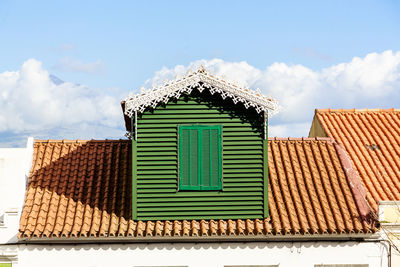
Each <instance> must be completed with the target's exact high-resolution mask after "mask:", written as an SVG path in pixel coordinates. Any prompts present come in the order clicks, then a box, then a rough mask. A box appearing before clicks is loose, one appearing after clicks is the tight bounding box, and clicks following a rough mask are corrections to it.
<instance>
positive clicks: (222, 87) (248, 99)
mask: <svg viewBox="0 0 400 267" xmlns="http://www.w3.org/2000/svg"><path fill="white" fill-rule="evenodd" d="M194 89H196V90H198V91H199V92H203V91H204V90H209V92H210V93H211V94H212V95H213V94H215V93H217V94H219V95H220V96H221V97H222V98H223V99H226V98H230V99H232V101H233V102H234V103H235V104H237V103H242V104H243V105H244V106H245V107H246V108H247V109H248V108H254V109H255V110H256V111H257V112H258V113H261V112H266V113H268V115H273V114H275V113H276V112H277V111H278V102H277V101H276V100H275V99H273V98H271V97H266V96H265V95H263V94H261V91H260V89H258V88H257V90H256V91H254V90H251V89H248V88H244V87H241V86H239V85H237V84H235V83H233V82H228V81H226V80H225V79H221V78H218V77H216V76H214V75H210V74H209V73H208V72H207V70H206V69H205V67H204V66H203V65H200V66H199V68H198V69H197V70H196V71H193V72H192V71H190V70H189V69H188V72H187V73H186V74H185V75H184V76H182V77H181V78H179V79H175V80H169V81H168V80H167V81H164V83H163V84H162V85H159V86H157V87H153V88H152V89H149V90H143V89H141V92H140V93H139V94H133V93H131V94H130V95H129V96H128V97H127V98H126V99H125V115H127V116H129V117H132V116H133V114H134V113H135V111H136V112H143V111H144V110H145V109H146V108H147V107H153V108H155V107H156V106H157V105H158V104H160V103H167V102H168V101H169V100H170V99H171V98H179V97H180V96H181V95H182V94H183V93H189V94H190V93H191V92H192V91H193V90H194Z"/></svg>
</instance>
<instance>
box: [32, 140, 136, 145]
mask: <svg viewBox="0 0 400 267" xmlns="http://www.w3.org/2000/svg"><path fill="white" fill-rule="evenodd" d="M88 142H91V143H106V142H109V143H113V142H130V140H129V139H104V140H102V139H91V140H81V139H75V140H68V139H57V140H53V139H47V140H40V139H35V140H34V143H61V144H66V143H67V144H71V143H77V144H79V143H88Z"/></svg>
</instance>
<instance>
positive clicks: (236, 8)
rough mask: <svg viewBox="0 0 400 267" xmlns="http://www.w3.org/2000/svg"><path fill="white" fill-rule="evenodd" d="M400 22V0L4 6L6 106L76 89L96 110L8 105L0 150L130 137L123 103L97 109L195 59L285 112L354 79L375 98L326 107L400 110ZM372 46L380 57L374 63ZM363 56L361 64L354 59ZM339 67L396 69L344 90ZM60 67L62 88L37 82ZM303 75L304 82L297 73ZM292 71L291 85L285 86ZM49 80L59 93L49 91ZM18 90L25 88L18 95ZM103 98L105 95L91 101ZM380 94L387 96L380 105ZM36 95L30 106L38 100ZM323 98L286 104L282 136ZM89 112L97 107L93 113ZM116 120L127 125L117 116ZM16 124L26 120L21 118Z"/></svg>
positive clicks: (1, 64) (0, 30) (1, 51)
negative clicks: (35, 142) (38, 141)
mask: <svg viewBox="0 0 400 267" xmlns="http://www.w3.org/2000/svg"><path fill="white" fill-rule="evenodd" d="M399 26H400V2H399V1H190V2H189V1H63V2H61V1H8V0H3V1H1V2H0V36H1V42H0V93H2V94H3V100H1V99H0V105H4V107H5V105H7V108H4V109H3V110H7V112H16V111H15V110H18V112H20V109H21V108H18V109H17V108H16V107H17V106H18V103H13V102H12V101H16V102H17V101H19V100H18V99H19V98H18V96H19V97H22V98H23V97H27V95H32V96H35V95H40V94H43V95H47V96H52V97H62V95H61V94H59V93H57V92H58V91H57V90H63V91H65V92H70V94H67V95H66V96H64V97H65V98H64V100H65V101H71V102H70V103H71V105H72V106H74V105H75V106H74V107H76V105H78V104H76V101H77V100H76V99H80V100H81V103H89V102H90V103H89V104H88V105H87V106H91V104H93V105H92V109H90V110H86V111H84V112H87V113H88V115H87V116H86V117H85V118H84V119H83V120H81V121H80V120H79V118H77V119H71V120H70V121H69V117H70V116H68V118H67V119H65V118H64V117H63V116H61V115H60V116H54V117H51V116H50V117H51V118H43V116H44V117H47V115H46V114H45V115H43V114H44V112H43V110H40V103H42V104H43V103H48V102H40V103H39V102H38V103H39V104H38V105H37V107H36V108H32V109H29V110H27V111H25V112H20V113H18V116H17V115H16V116H15V118H13V119H12V121H10V119H9V118H8V116H7V114H1V112H0V123H1V122H3V125H8V126H3V127H1V125H0V146H20V145H21V144H22V145H23V143H24V142H25V141H24V140H25V137H26V136H29V135H34V136H35V137H39V138H90V137H94V138H105V137H110V138H118V136H120V134H121V133H123V126H122V125H123V120H122V114H119V115H118V114H117V112H119V106H118V107H117V108H115V109H114V108H110V109H112V110H111V111H109V112H108V115H107V114H106V113H104V112H103V113H102V114H100V115H98V113H99V112H100V113H101V112H102V111H99V110H96V109H103V106H101V105H97V104H96V103H99V101H100V102H101V101H105V102H104V103H108V104H109V105H114V104H115V103H117V104H116V105H118V102H119V101H120V100H122V98H123V97H125V96H126V95H127V94H128V93H129V92H131V91H135V90H137V89H138V88H139V87H141V86H142V85H143V84H145V83H146V81H147V84H148V83H149V81H148V79H150V81H152V80H151V79H153V78H154V77H158V78H159V77H164V76H165V75H166V77H170V76H171V75H172V73H175V72H176V71H178V70H176V69H175V67H176V66H178V65H183V66H184V68H187V67H188V66H195V65H196V62H197V63H199V62H202V64H203V65H206V66H210V68H213V69H214V71H216V72H217V74H223V75H225V76H229V75H231V76H234V77H239V78H238V79H239V80H240V81H241V82H243V83H245V84H246V85H249V86H253V85H254V86H258V87H260V88H261V89H262V90H263V92H265V93H266V94H270V95H272V96H273V97H275V98H277V100H278V101H281V102H283V103H284V104H285V103H286V104H285V105H286V106H285V105H284V106H283V110H284V111H285V110H288V109H289V106H290V103H291V101H292V100H291V99H290V98H293V97H295V96H296V94H300V95H302V94H305V98H308V99H310V98H313V92H314V91H313V92H308V91H307V90H308V89H309V88H310V87H312V88H314V89H313V90H315V92H322V91H324V90H338V92H339V91H340V90H344V89H343V88H342V87H345V86H348V87H353V88H345V89H346V90H350V91H351V90H353V89H354V86H355V87H358V86H360V88H359V89H357V90H359V91H358V92H359V93H362V92H363V90H369V91H371V92H369V93H368V94H367V95H368V96H369V97H365V99H364V98H362V99H360V101H359V102H357V101H355V100H354V99H353V98H355V99H358V95H357V94H353V95H346V94H344V96H345V97H346V98H345V99H342V100H340V99H339V98H338V99H336V100H335V101H336V102H327V103H324V104H326V105H329V106H323V107H344V108H350V107H369V108H377V107H383V108H386V107H396V106H395V105H396V104H397V103H398V102H399V100H400V99H399V98H398V96H399V93H398V91H399V90H400V89H399V88H398V85H399V80H400V78H398V77H399V76H397V75H398V73H400V70H399V64H400V63H398V61H397V59H398V53H397V52H398V51H400V27H399ZM385 51H386V54H385ZM387 51H391V53H392V54H391V55H389V54H388V53H389V52H387ZM369 54H372V55H375V57H373V56H370V58H369V59H368V55H369ZM355 58H359V59H360V60H361V63H360V62H358V61H357V60H355V61H354V59H355ZM29 59H32V60H31V61H29ZM215 59H219V60H220V61H215ZM213 60H214V61H213ZM235 63H237V64H235ZM239 63H240V64H239ZM24 64H25V65H24ZM246 64H247V65H246ZM277 64H278V65H277ZM279 64H284V66H283V65H279ZM340 64H348V65H346V66H347V67H348V68H347V69H346V68H345V69H346V70H343V69H341V71H344V73H345V74H344V75H342V76H346V75H362V74H360V71H363V73H369V71H372V73H374V72H373V69H374V68H379V69H380V70H382V69H387V72H386V73H383V74H382V75H381V76H379V77H377V78H376V79H377V80H379V81H381V82H382V80H383V83H384V84H383V85H382V84H375V85H374V86H372V87H373V88H370V87H371V86H370V85H371V84H374V82H375V83H376V82H377V81H369V80H368V81H367V80H366V81H364V82H363V83H361V85H360V84H357V85H355V84H354V82H353V83H348V82H345V83H342V87H337V84H338V83H337V82H335V86H336V87H335V86H334V85H332V83H330V81H331V80H332V79H331V78H329V77H331V76H329V75H333V74H332V73H336V72H337V70H338V68H339V69H340V68H341V67H340V66H342V65H340ZM360 64H361V65H360ZM24 66H25V67H24ZM246 66H247V67H246ZM354 66H357V67H354ZM335 67H336V68H335ZM386 67H387V68H386ZM354 68H356V69H357V71H354ZM160 70H164V71H160ZM167 70H168V71H167ZM326 70H329V71H326ZM24 71H25V72H24ZM276 71H278V72H279V73H280V75H282V73H286V74H285V75H289V76H285V75H283V76H279V77H280V80H278V81H274V82H271V79H272V78H271V77H277V76H276V75H273V73H276ZM8 72H15V73H16V74H15V75H17V76H18V75H22V74H21V73H25V75H26V76H24V77H28V78H26V80H25V82H24V83H23V84H21V83H19V82H18V81H17V80H18V79H19V80H21V79H20V78H18V79H17V78H15V79H14V78H13V79H14V80H13V79H11V78H9V77H8V76H7V75H6V74H5V73H8ZM226 72H230V73H231V74H229V73H226ZM249 72H252V73H255V72H257V73H258V74H257V75H258V76H257V75H256V76H257V77H258V78H257V79H256V80H252V79H251V78H250V76H251V75H249ZM326 72H329V73H330V74H326ZM29 73H31V74H29ZM32 73H33V74H32ZM40 73H41V74H40ZM243 73H244V74H243ZM271 73H272V74H271ZM324 73H325V74H324ZM349 73H351V74H349ZM50 74H52V75H55V76H56V77H58V78H60V79H61V80H62V81H65V82H66V83H64V84H63V85H62V87H59V86H58V87H54V86H53V85H51V84H50V85H49V83H46V82H45V81H43V79H44V78H43V79H41V80H40V81H42V82H41V83H37V81H38V80H37V79H36V78H32V77H39V76H40V75H44V76H46V75H50ZM234 74H235V75H234ZM242 74H243V75H242ZM245 74H246V75H245ZM1 75H3V76H4V77H8V78H4V77H3V84H2V83H1V81H2V80H1ZM302 75H303V76H302ZM313 75H314V76H315V75H316V76H317V77H316V78H315V77H314V76H313ZM393 75H394V76H393ZM17 76H16V77H17ZM299 76H301V77H303V78H301V79H298V78H296V77H299ZM328 76H329V77H328ZM18 77H19V76H18ZM251 77H254V75H252V76H251ZM285 77H286V78H285ZM288 77H289V78H288ZM335 77H336V76H335ZM346 77H347V76H346ZM351 77H353V76H351ZM393 77H395V78H393ZM7 79H8V80H7ZM10 79H11V80H12V82H10V81H11V80H10ZM35 79H36V80H35ZM285 79H286V80H291V81H292V82H291V83H289V84H286V83H283V84H280V81H284V80H285ZM335 79H336V78H335ZM393 79H394V80H393ZM305 80H306V81H305ZM321 80H322V82H321ZM348 80H349V79H347V78H346V81H348ZM350 80H357V81H359V80H362V78H360V76H357V77H354V79H353V78H351V79H350ZM304 81H305V82H304ZM11 83H13V84H12V85H10V84H11ZM29 83H32V86H30V85H29ZM317 84H318V85H317ZM321 84H322V85H321ZM339 84H340V83H339ZM47 85H49V88H48V90H50V91H45V90H44V89H43V88H45V87H46V86H47ZM2 86H3V88H2ZM285 86H286V87H285ZM287 86H289V87H290V88H288V87H287ZM382 86H383V87H384V88H389V89H384V90H383V91H384V93H379V94H378V96H379V97H378V98H377V95H376V94H377V93H376V92H380V91H381V89H380V88H383V87H382ZM292 87H296V88H300V89H297V90H294V91H293V92H292V94H282V93H281V91H279V90H284V91H285V90H287V91H291V88H292ZM331 87H332V88H331ZM4 88H6V89H4ZM21 88H22V89H21ZM28 88H30V89H28ZM57 88H58V89H57ZM271 88H272V89H271ZM279 88H281V89H279ZM396 88H397V89H396ZM18 90H19V91H18ZM24 90H29V93H27V92H25V91H24ZM34 90H37V92H36V91H34ZM374 90H375V91H374ZM372 91H373V92H372ZM13 92H14V93H15V92H20V93H19V94H16V93H15V94H16V95H13ZM24 92H25V93H24ZM347 93H348V92H347ZM4 95H7V98H6V97H4ZM12 95H13V97H10V96H12ZM363 95H364V94H363ZM44 98H45V97H44ZM44 98H43V99H44ZM95 98H96V99H97V102H96V103H92V102H93V99H95ZM279 98H282V99H279ZM82 99H83V100H82ZM104 99H105V100H104ZM376 99H378V100H379V101H377V102H374V101H373V100H376ZM31 100H32V99H31V98H30V99H24V100H23V101H22V102H24V103H25V105H29V103H30V101H31ZM46 101H47V100H46ZM48 101H51V100H50V99H49V100H48ZM85 101H86V102H85ZM91 101H92V102H91ZM107 101H108V102H107ZM322 102H323V101H322ZM318 103H321V99H315V100H313V101H311V100H310V101H308V100H307V101H305V102H304V101H303V102H302V105H304V106H307V108H308V111H307V113H305V114H304V115H303V116H302V117H301V118H298V117H296V116H292V117H291V114H294V113H293V112H286V113H285V112H283V113H282V114H283V115H279V116H277V117H276V119H273V120H271V123H272V124H273V125H275V126H276V131H275V132H276V134H284V135H292V136H293V135H307V133H308V129H306V130H299V128H301V129H303V128H304V129H305V128H306V127H307V125H306V123H308V121H309V122H311V120H312V111H313V109H314V108H316V107H317V106H316V105H317V104H318ZM297 104H298V103H297ZM71 105H70V106H68V107H64V108H67V109H66V110H64V111H63V112H64V113H65V112H66V111H68V108H71ZM82 105H84V104H82ZM293 105H296V103H294V104H293ZM293 105H292V107H293ZM43 108H44V107H43ZM73 109H76V108H73ZM0 110H1V106H0ZM117 110H118V111H117ZM91 112H92V113H96V114H97V115H96V114H92V115H91V114H89V113H91ZM3 113H4V112H3ZM110 114H111V115H110ZM89 115H90V116H89ZM2 116H3V119H2ZM118 116H119V117H118ZM78 117H79V116H78ZM42 118H43V119H44V120H45V121H42ZM46 120H47V121H46ZM91 120H97V122H92V121H91ZM99 120H102V121H99ZM113 120H119V121H118V122H115V123H114V122H113ZM14 121H17V123H16V124H18V127H16V126H14V125H13V122H14ZM289 124H292V126H293V128H291V126H290V125H289ZM29 125H30V126H29ZM82 125H83V126H82ZM280 126H282V127H285V130H282V129H281V128H279V127H280ZM278 128H279V129H281V130H279V129H278ZM82 129H84V130H82Z"/></svg>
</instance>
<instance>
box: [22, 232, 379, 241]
mask: <svg viewBox="0 0 400 267" xmlns="http://www.w3.org/2000/svg"><path fill="white" fill-rule="evenodd" d="M355 238H356V239H357V238H360V239H378V238H380V235H379V234H377V232H376V231H371V232H361V233H345V234H343V233H336V234H315V235H304V234H289V235H274V234H268V235H264V234H263V235H234V236H231V235H225V236H140V237H139V236H121V237H119V236H102V237H97V236H96V237H49V238H44V237H30V238H28V237H23V238H19V240H18V244H35V243H36V244H37V243H51V244H54V243H74V244H77V243H114V242H122V243H141V242H146V243H149V242H157V243H159V242H194V243H198V242H201V243H202V242H254V241H272V242H273V241H277V242H279V241H286V242H287V241H299V242H302V241H304V240H313V241H320V240H321V241H325V240H336V241H341V240H343V241H347V240H354V239H355Z"/></svg>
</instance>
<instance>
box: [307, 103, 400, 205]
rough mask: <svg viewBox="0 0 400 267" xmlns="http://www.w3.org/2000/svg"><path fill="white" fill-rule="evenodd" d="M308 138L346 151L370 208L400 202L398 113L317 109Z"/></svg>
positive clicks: (371, 110) (399, 120)
mask: <svg viewBox="0 0 400 267" xmlns="http://www.w3.org/2000/svg"><path fill="white" fill-rule="evenodd" d="M312 129H320V130H319V131H318V130H317V131H312V130H311V131H310V137H314V136H315V135H323V136H328V137H331V138H334V139H335V140H336V141H337V142H338V143H339V144H341V146H342V147H343V148H344V149H345V150H346V152H347V153H348V155H349V156H350V159H351V161H352V165H353V166H354V167H355V169H356V171H357V174H358V175H359V177H360V179H361V181H362V184H363V186H364V187H365V189H366V190H367V200H368V203H369V205H370V206H371V207H372V208H373V209H374V210H375V211H377V208H378V201H380V200H400V110H399V109H348V110H346V109H317V110H315V116H314V121H313V126H312Z"/></svg>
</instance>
